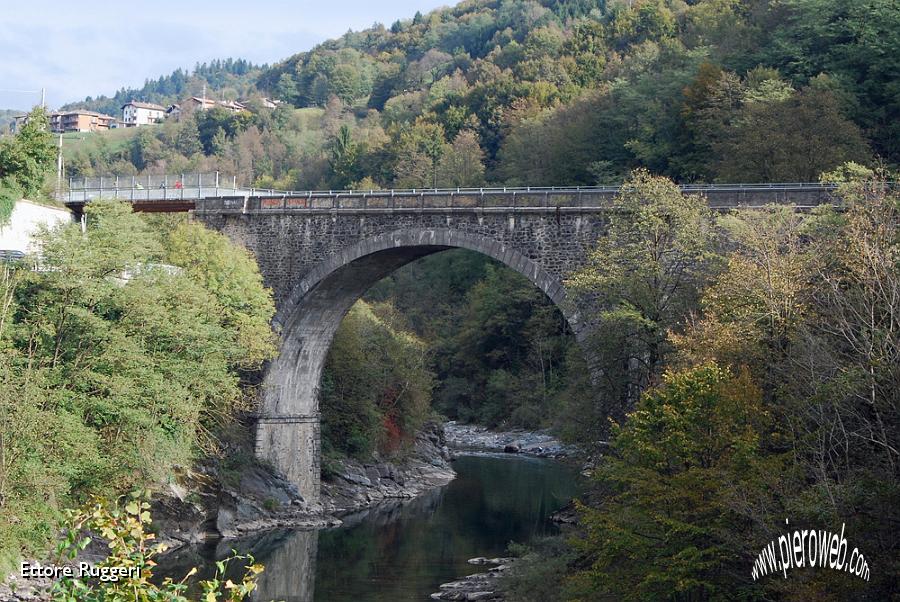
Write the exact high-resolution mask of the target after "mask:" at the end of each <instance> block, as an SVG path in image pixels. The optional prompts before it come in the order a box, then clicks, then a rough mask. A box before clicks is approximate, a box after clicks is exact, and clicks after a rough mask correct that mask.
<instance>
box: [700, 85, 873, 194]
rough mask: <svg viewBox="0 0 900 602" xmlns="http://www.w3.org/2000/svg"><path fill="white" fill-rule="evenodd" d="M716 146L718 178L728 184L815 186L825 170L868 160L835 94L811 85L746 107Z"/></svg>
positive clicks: (853, 125)
mask: <svg viewBox="0 0 900 602" xmlns="http://www.w3.org/2000/svg"><path fill="white" fill-rule="evenodd" d="M767 81H771V80H767ZM715 148H716V151H717V153H718V154H719V156H720V157H721V160H720V161H719V163H718V165H717V168H716V172H717V174H716V177H717V179H718V180H719V181H730V182H814V181H816V180H817V179H818V177H819V174H821V173H822V172H824V171H828V170H830V169H833V168H834V167H837V166H838V165H840V164H842V163H845V162H847V161H857V162H861V163H865V162H867V160H868V158H869V156H870V154H869V150H868V148H867V145H866V141H865V139H864V138H863V136H862V133H861V132H860V130H859V128H858V127H857V126H856V125H855V124H853V123H852V122H850V121H848V120H847V119H845V118H844V117H843V116H842V115H841V111H840V108H839V105H838V102H837V99H836V98H835V95H834V93H832V92H831V91H830V90H827V89H822V88H820V87H814V86H809V87H807V88H804V89H803V90H802V91H800V92H799V93H797V94H794V95H793V96H791V97H790V98H788V99H787V100H772V101H753V102H746V103H744V106H743V108H742V109H741V113H740V116H739V117H738V118H737V119H736V120H735V121H734V123H733V125H732V127H730V128H729V130H728V131H727V133H726V135H725V136H724V137H723V139H722V140H721V141H720V142H719V143H718V144H717V145H716V147H715Z"/></svg>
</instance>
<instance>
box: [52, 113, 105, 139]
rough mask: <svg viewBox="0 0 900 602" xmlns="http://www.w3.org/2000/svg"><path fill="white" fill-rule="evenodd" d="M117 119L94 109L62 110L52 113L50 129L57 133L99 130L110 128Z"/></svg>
mask: <svg viewBox="0 0 900 602" xmlns="http://www.w3.org/2000/svg"><path fill="white" fill-rule="evenodd" d="M115 120H116V119H115V117H112V116H110V115H104V114H102V113H95V112H94V111H62V112H58V113H52V114H51V115H50V130H51V131H52V132H54V133H57V134H64V133H66V132H98V131H101V130H108V129H109V128H110V127H111V125H112V123H113V122H114V121H115Z"/></svg>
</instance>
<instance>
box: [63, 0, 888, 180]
mask: <svg viewBox="0 0 900 602" xmlns="http://www.w3.org/2000/svg"><path fill="white" fill-rule="evenodd" d="M873 16H874V17H877V18H872V17H873ZM898 45H900V14H898V11H896V10H895V9H894V7H893V6H892V2H891V0H863V1H861V2H856V3H853V5H852V6H845V3H843V2H840V1H839V0H785V1H784V2H780V3H777V4H772V3H768V2H762V1H761V0H729V1H727V2H722V1H720V0H700V1H698V2H694V3H684V2H680V1H677V0H639V1H636V2H621V1H614V2H608V3H607V2H603V1H591V0H573V1H565V0H543V1H542V2H537V1H535V0H528V1H525V2H512V1H508V0H507V1H494V0H469V1H466V2H462V3H460V4H458V5H457V6H455V7H452V8H442V9H438V10H435V11H433V12H431V13H428V14H427V15H422V14H416V15H415V16H414V18H412V19H408V20H401V21H397V22H395V23H393V24H392V25H391V26H390V27H385V26H381V25H376V26H373V27H372V28H369V29H366V30H363V31H360V32H349V33H347V34H346V35H344V36H342V37H341V38H338V39H335V40H329V41H327V42H325V43H323V44H320V45H318V46H316V47H315V48H313V49H312V50H310V51H308V52H303V53H300V54H297V55H294V56H292V57H290V58H288V59H286V60H284V61H282V62H280V63H278V64H276V65H274V66H272V67H270V68H262V69H260V70H258V71H255V70H253V69H248V70H247V71H246V72H245V73H243V75H241V76H240V78H242V79H241V81H247V80H248V79H250V78H251V77H255V83H254V85H255V88H256V91H257V92H258V93H260V94H265V95H271V96H274V97H277V98H280V99H283V100H285V101H287V102H289V103H290V104H291V105H292V106H294V107H297V108H304V109H305V108H314V107H318V108H320V109H321V110H323V111H324V116H323V118H322V120H321V122H320V123H319V124H318V126H310V121H309V120H308V119H306V118H304V117H302V116H300V115H293V114H291V113H290V111H287V110H281V111H280V112H279V111H276V112H275V113H267V112H265V111H262V112H255V113H254V114H253V115H248V116H244V117H242V118H239V119H238V118H233V117H231V118H230V117H227V116H224V115H218V116H215V117H212V116H206V117H203V116H198V117H197V120H196V124H191V125H189V126H188V127H189V129H190V130H191V131H190V132H187V133H185V134H184V136H185V142H184V144H183V145H182V146H181V147H180V148H178V145H174V147H175V148H173V145H172V144H165V140H164V138H167V139H169V140H175V139H176V138H177V137H178V136H179V135H180V134H179V132H176V131H174V130H176V129H177V130H179V131H181V130H183V129H184V127H185V125H184V124H181V125H179V126H177V127H175V126H172V131H168V132H167V133H166V134H165V135H163V133H162V131H158V132H157V135H156V136H155V138H156V139H157V141H158V142H159V146H160V147H162V148H160V149H159V151H155V150H154V152H151V153H144V152H143V150H142V148H132V149H130V150H129V151H128V153H127V154H120V155H114V154H113V155H110V156H107V157H94V158H91V159H90V160H89V163H90V164H89V165H88V164H82V165H81V166H78V167H77V169H78V170H79V171H82V172H87V171H94V172H98V171H104V170H108V169H110V167H111V164H113V163H118V164H119V168H120V169H121V168H122V165H121V163H122V162H128V163H130V164H132V165H133V166H134V168H135V169H137V170H146V169H151V170H152V169H156V170H160V169H170V168H172V167H173V166H175V167H176V168H177V169H193V168H198V169H199V168H200V167H201V166H202V167H204V168H218V169H220V170H221V171H237V172H239V175H241V176H242V177H243V178H244V179H245V180H246V181H253V182H258V183H259V185H267V186H277V187H283V188H312V187H326V188H341V187H350V186H362V187H382V186H395V187H422V186H433V185H446V186H457V185H478V184H484V183H497V184H499V183H503V184H531V185H538V184H540V185H549V184H563V183H565V184H594V183H605V182H616V181H621V180H622V179H623V178H624V177H625V176H626V175H627V173H628V172H629V171H630V170H632V169H634V168H637V167H646V168H648V169H650V170H651V171H653V172H655V173H660V174H664V175H667V176H669V177H672V178H673V179H675V180H677V181H684V182H689V181H750V182H752V181H798V180H803V181H808V180H815V179H817V178H818V176H819V174H820V173H822V172H823V171H825V170H829V169H832V168H834V167H835V166H836V165H839V164H841V163H844V162H846V161H850V160H853V161H856V162H859V163H864V164H873V163H875V162H881V163H886V164H888V165H896V164H897V162H898V160H900V125H898V124H900V120H898V117H900V96H898V95H897V94H896V86H897V84H896V82H897V81H900V58H898V56H897V54H896V53H895V52H891V51H890V49H891V48H896V47H898ZM164 79H165V82H166V83H165V84H162V83H160V82H162V81H163V80H156V81H155V83H154V82H149V83H148V90H152V93H148V94H147V95H144V96H143V97H144V99H146V100H154V99H156V100H160V99H161V98H163V97H164V96H165V94H169V93H170V91H169V88H171V89H172V90H174V89H176V88H178V89H181V90H184V89H185V87H184V84H179V85H180V88H179V85H175V84H173V83H172V82H171V81H169V79H166V78H164ZM248 85H249V84H248ZM121 94H123V96H122V98H125V97H126V96H129V93H125V92H122V93H121ZM153 94H158V95H157V96H154V95H153ZM172 94H173V95H172V96H169V98H174V97H175V96H177V94H174V93H172ZM133 95H135V96H142V95H141V94H139V93H138V92H135V93H134V94H133ZM92 102H93V103H94V104H93V105H92V106H94V107H95V108H97V107H99V106H100V105H99V104H98V102H99V101H96V100H95V101H92ZM82 104H84V103H82ZM88 104H90V103H88ZM273 115H274V117H273ZM194 125H196V127H197V128H198V133H197V134H195V133H193V129H194ZM146 136H149V134H147V135H146ZM217 136H218V137H217ZM198 137H199V144H194V143H193V140H194V139H195V138H198ZM214 139H215V140H214ZM140 144H142V145H148V144H149V145H151V146H154V148H155V146H156V145H153V144H152V143H151V141H150V140H149V139H148V138H145V137H144V136H142V137H140ZM198 151H199V154H197V153H198ZM145 155H147V157H146V158H145ZM248 156H250V157H252V158H251V159H248V158H247V157H248ZM148 159H149V160H148Z"/></svg>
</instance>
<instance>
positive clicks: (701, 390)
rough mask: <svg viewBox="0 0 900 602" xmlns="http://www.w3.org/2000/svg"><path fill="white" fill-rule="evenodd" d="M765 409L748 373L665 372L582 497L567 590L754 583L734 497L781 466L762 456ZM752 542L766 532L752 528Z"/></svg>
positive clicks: (655, 592)
mask: <svg viewBox="0 0 900 602" xmlns="http://www.w3.org/2000/svg"><path fill="white" fill-rule="evenodd" d="M767 421H768V420H767V417H766V413H765V411H764V409H763V406H762V404H761V395H760V390H759V388H758V387H757V386H756V385H755V384H754V383H753V382H752V380H751V379H750V378H749V377H748V375H747V374H746V373H739V374H737V375H733V374H732V373H730V372H729V371H728V370H725V369H723V368H720V367H719V366H717V365H716V364H714V363H710V364H704V365H700V366H697V367H694V368H690V369H686V370H684V371H680V372H671V371H670V372H667V373H666V375H665V377H664V381H663V382H662V383H661V384H660V385H659V386H657V387H655V388H653V389H650V390H649V391H647V392H646V393H645V394H644V395H643V396H642V397H641V400H640V402H639V403H638V405H637V407H636V408H635V410H634V411H633V412H631V413H630V414H629V415H628V419H627V421H626V422H624V423H622V424H620V425H616V426H615V428H614V429H613V439H612V444H611V453H610V454H609V455H608V456H607V458H606V460H605V462H604V463H603V465H602V466H601V467H600V468H599V469H598V470H597V472H596V474H595V477H594V478H595V479H596V481H597V482H598V484H599V485H601V487H602V488H603V490H604V491H605V495H604V496H603V498H602V501H601V503H600V504H599V505H598V506H597V507H596V508H594V507H587V506H584V505H580V506H579V510H580V514H581V518H582V524H583V525H584V527H585V530H584V534H583V535H581V536H580V537H578V538H577V539H576V541H575V544H576V549H578V550H579V551H580V552H581V554H582V560H581V563H580V564H582V566H584V565H587V566H586V568H583V569H580V570H578V571H577V572H576V573H575V574H574V575H573V577H572V578H571V580H570V583H569V587H570V597H571V598H572V599H578V600H590V599H598V598H602V597H603V596H609V597H610V598H612V599H617V600H628V601H637V600H648V601H649V600H660V599H684V600H732V599H735V598H740V599H744V598H752V597H754V595H757V596H758V595H759V594H760V588H759V586H758V585H754V584H753V582H751V581H749V579H748V578H747V577H746V575H747V573H748V570H749V569H748V565H749V563H750V558H751V553H752V552H756V551H758V548H756V547H755V546H753V545H752V542H753V539H754V538H753V535H752V533H753V528H754V527H756V526H757V525H755V524H754V522H753V521H752V520H750V518H751V517H749V516H746V515H744V513H743V507H742V506H741V505H740V504H736V503H735V502H734V500H735V499H740V500H745V499H749V500H753V502H756V500H758V499H765V498H766V496H767V495H768V493H767V491H766V486H767V485H768V484H769V483H768V482H769V481H770V480H774V479H773V475H777V474H778V473H777V472H776V471H777V470H778V469H779V468H780V465H779V463H778V460H777V458H775V459H765V458H764V457H763V454H762V453H761V440H762V439H763V437H764V436H765V432H766V423H767ZM758 539H759V542H760V546H761V545H762V543H763V540H762V538H758Z"/></svg>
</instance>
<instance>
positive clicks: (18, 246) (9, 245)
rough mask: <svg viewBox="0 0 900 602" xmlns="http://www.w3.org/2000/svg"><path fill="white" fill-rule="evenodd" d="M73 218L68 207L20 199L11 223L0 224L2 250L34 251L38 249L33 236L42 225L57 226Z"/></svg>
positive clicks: (0, 246)
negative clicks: (62, 207)
mask: <svg viewBox="0 0 900 602" xmlns="http://www.w3.org/2000/svg"><path fill="white" fill-rule="evenodd" d="M72 220H73V217H72V213H71V212H70V211H69V210H68V209H58V208H56V207H48V206H46V205H38V204H37V203H32V202H31V201H25V200H22V201H19V202H17V203H16V206H15V209H13V213H12V217H11V218H10V221H9V223H8V224H6V225H5V226H0V250H8V251H22V252H23V253H34V252H36V251H37V249H36V247H35V243H34V238H33V236H34V233H35V231H36V230H37V229H38V228H39V227H40V226H41V225H45V226H55V225H57V224H60V223H64V222H70V221H72Z"/></svg>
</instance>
